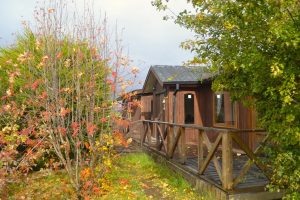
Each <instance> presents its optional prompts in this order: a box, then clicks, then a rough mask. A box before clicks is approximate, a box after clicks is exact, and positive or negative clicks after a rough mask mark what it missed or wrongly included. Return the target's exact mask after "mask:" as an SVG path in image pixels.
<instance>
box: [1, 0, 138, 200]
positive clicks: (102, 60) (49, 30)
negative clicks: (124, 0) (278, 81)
mask: <svg viewBox="0 0 300 200" xmlns="http://www.w3.org/2000/svg"><path fill="white" fill-rule="evenodd" d="M85 3H87V2H85ZM39 6H40V7H39V8H38V9H37V10H36V11H35V19H36V27H35V28H30V27H29V26H26V27H25V33H24V35H21V36H20V37H19V38H18V39H17V42H16V44H14V45H13V46H11V47H7V48H3V49H2V50H1V51H0V65H1V68H0V75H1V85H0V98H1V103H0V105H1V109H0V118H1V121H0V158H1V161H0V169H1V172H2V175H3V174H7V173H13V171H14V170H20V169H21V170H23V171H22V172H24V171H26V172H28V171H30V170H31V169H32V167H33V166H34V165H36V160H38V159H44V157H43V156H45V153H47V152H52V153H53V154H55V155H56V160H57V161H58V162H57V163H56V167H63V168H64V169H65V170H66V172H67V173H68V175H69V177H70V181H71V183H72V185H73V187H74V188H75V190H76V192H77V196H78V198H83V197H86V196H88V195H89V194H90V193H97V192H99V190H100V189H99V187H100V186H101V177H102V176H103V174H104V173H105V172H106V171H107V170H108V169H109V168H110V167H111V157H112V147H113V145H114V144H115V143H116V140H115V139H114V134H113V133H114V132H117V131H116V130H114V127H113V125H114V123H116V122H119V121H120V120H121V119H120V115H119V114H118V113H117V112H115V111H116V110H115V105H116V101H115V98H112V96H117V95H121V94H120V93H125V92H126V87H127V86H130V85H132V84H133V82H134V78H132V76H133V77H134V76H135V75H136V73H137V68H136V67H133V68H132V67H130V64H131V63H130V59H129V58H127V56H125V55H123V52H122V48H121V46H122V44H121V42H120V39H119V37H116V36H115V35H117V36H118V33H116V34H111V33H112V32H111V30H110V29H109V28H108V23H107V18H106V17H104V18H103V19H102V20H100V21H96V19H95V17H96V16H95V14H94V11H93V9H92V4H90V5H87V4H85V9H84V10H83V11H82V13H81V12H79V11H76V10H75V11H74V10H72V8H73V7H76V5H75V4H73V3H72V2H71V1H56V0H53V1H49V2H44V4H42V5H39ZM72 6H73V7H72ZM70 16H72V18H70ZM115 37H116V38H115ZM112 40H113V41H115V44H113V43H112V42H111V41H112ZM124 69H126V70H125V71H127V72H128V73H127V74H131V75H132V76H131V77H130V80H129V79H128V77H127V78H126V77H121V75H122V74H124V73H121V72H122V71H123V72H124ZM116 134H117V133H116ZM116 138H117V140H121V142H122V143H124V141H122V140H123V138H121V136H120V135H119V134H117V137H116ZM125 143H126V141H125ZM46 162H47V163H46V165H47V166H49V165H53V164H54V163H53V160H52V161H50V160H47V161H46Z"/></svg>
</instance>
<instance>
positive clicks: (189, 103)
mask: <svg viewBox="0 0 300 200" xmlns="http://www.w3.org/2000/svg"><path fill="white" fill-rule="evenodd" d="M211 85H212V76H211V75H210V74H208V73H203V72H199V71H196V70H194V69H192V68H187V67H183V66H152V67H150V69H149V72H148V75H147V77H146V80H145V83H144V86H143V89H142V91H141V94H140V100H141V104H142V107H141V115H140V119H148V120H154V121H164V122H173V123H179V124H197V125H201V126H205V127H223V128H234V129H253V128H255V116H256V115H255V112H254V111H253V110H251V109H248V108H246V107H244V106H243V105H242V103H240V102H232V101H231V99H230V94H229V93H228V92H217V93H215V92H213V91H212V89H211ZM136 119H137V118H136ZM216 136H217V134H214V133H211V134H209V139H210V140H212V141H214V140H215V138H216ZM240 136H241V138H242V139H243V141H244V142H245V143H246V144H248V146H249V147H250V148H251V149H254V148H255V147H256V146H257V143H258V141H261V139H262V137H263V136H261V135H259V133H257V134H247V133H241V134H240ZM186 141H187V143H190V144H193V143H196V142H197V133H196V130H195V129H190V130H188V129H187V130H186Z"/></svg>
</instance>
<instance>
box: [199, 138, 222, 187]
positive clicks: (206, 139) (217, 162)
mask: <svg viewBox="0 0 300 200" xmlns="http://www.w3.org/2000/svg"><path fill="white" fill-rule="evenodd" d="M220 135H221V134H220ZM202 137H203V140H204V144H205V145H206V147H207V149H208V150H209V149H211V148H212V144H211V142H210V140H209V139H208V136H207V133H206V132H203V134H202ZM212 159H213V163H214V166H215V168H216V171H217V174H218V176H219V178H220V180H221V181H222V173H221V166H220V163H219V161H218V159H217V157H216V156H215V155H213V158H212Z"/></svg>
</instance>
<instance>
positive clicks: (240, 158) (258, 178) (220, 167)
mask: <svg viewBox="0 0 300 200" xmlns="http://www.w3.org/2000/svg"><path fill="white" fill-rule="evenodd" d="M160 124H161V125H163V126H159V125H160ZM175 126H176V127H177V130H176V129H175V128H174V127H175ZM188 127H189V128H190V127H194V128H196V129H199V136H198V138H200V140H199V139H198V140H199V141H198V144H196V145H188V144H186V143H185V140H184V134H185V125H179V124H176V125H175V124H171V123H166V122H155V121H147V120H145V121H142V122H140V123H136V124H132V126H130V127H129V134H128V136H129V137H132V138H134V140H135V141H137V142H138V143H139V144H140V145H141V147H143V148H144V149H145V150H146V151H148V152H149V153H150V154H152V155H155V157H159V159H160V160H165V161H166V162H167V163H169V165H170V167H172V168H173V169H175V170H176V171H178V172H180V173H182V174H183V175H188V176H186V177H188V178H187V179H188V180H189V179H190V180H191V181H190V182H191V183H192V184H193V185H194V186H196V188H197V189H198V190H200V191H205V190H207V191H209V193H213V194H215V196H216V199H255V200H260V199H279V198H280V197H281V194H279V193H270V192H266V191H265V186H266V185H267V184H268V182H269V181H268V177H267V175H266V171H267V170H266V168H265V166H263V165H262V164H261V163H260V162H259V159H260V158H259V154H257V151H255V152H252V151H251V150H249V148H247V147H246V146H244V144H243V143H242V142H241V141H240V140H239V138H237V137H236V136H234V131H233V130H223V129H216V131H220V135H219V137H218V138H217V139H216V141H209V140H207V135H206V134H207V133H206V132H205V131H206V130H208V131H212V130H214V128H206V127H197V126H190V125H189V126H188ZM174 130H176V131H174ZM233 142H236V143H237V144H238V145H239V146H240V147H241V149H242V150H243V152H244V153H243V154H239V155H237V153H235V152H234V151H233V148H232V146H233V145H232V143H233Z"/></svg>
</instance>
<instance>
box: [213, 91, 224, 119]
mask: <svg viewBox="0 0 300 200" xmlns="http://www.w3.org/2000/svg"><path fill="white" fill-rule="evenodd" d="M224 112H225V111H224V94H216V95H215V123H225V113H224Z"/></svg>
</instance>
